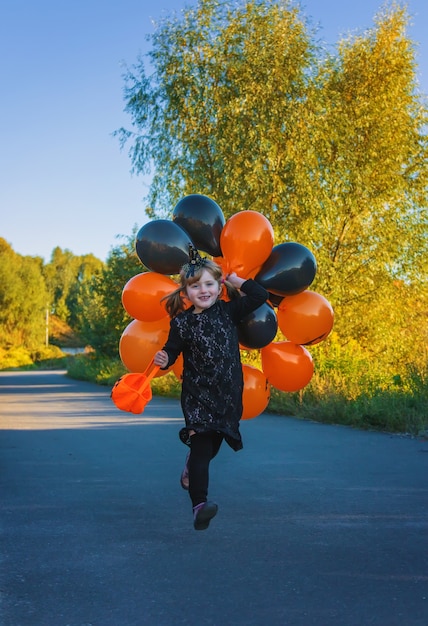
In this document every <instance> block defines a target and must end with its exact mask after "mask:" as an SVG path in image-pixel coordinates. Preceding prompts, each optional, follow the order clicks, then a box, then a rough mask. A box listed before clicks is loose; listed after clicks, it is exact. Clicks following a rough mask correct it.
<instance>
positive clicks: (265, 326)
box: [238, 303, 278, 349]
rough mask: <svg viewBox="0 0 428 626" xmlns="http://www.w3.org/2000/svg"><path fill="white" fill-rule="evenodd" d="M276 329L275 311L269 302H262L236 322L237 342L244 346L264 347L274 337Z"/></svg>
mask: <svg viewBox="0 0 428 626" xmlns="http://www.w3.org/2000/svg"><path fill="white" fill-rule="evenodd" d="M277 330H278V321H277V317H276V313H275V311H274V310H273V308H272V307H271V306H269V304H267V303H265V304H262V306H259V308H258V309H256V310H255V311H253V312H252V313H249V314H248V315H247V316H246V317H244V318H243V320H241V322H240V323H239V324H238V339H239V343H240V344H241V346H244V347H245V348H252V349H253V348H264V347H265V346H267V345H268V344H270V342H271V341H272V340H273V339H274V338H275V335H276V333H277Z"/></svg>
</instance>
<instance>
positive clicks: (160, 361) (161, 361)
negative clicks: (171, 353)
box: [153, 350, 168, 368]
mask: <svg viewBox="0 0 428 626" xmlns="http://www.w3.org/2000/svg"><path fill="white" fill-rule="evenodd" d="M153 363H154V364H155V365H159V367H161V368H164V367H166V366H167V365H168V355H167V353H166V352H165V350H159V352H156V354H155V356H154V357H153Z"/></svg>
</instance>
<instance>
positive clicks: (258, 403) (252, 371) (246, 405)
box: [241, 365, 270, 420]
mask: <svg viewBox="0 0 428 626" xmlns="http://www.w3.org/2000/svg"><path fill="white" fill-rule="evenodd" d="M242 373H243V375H244V390H243V392H242V405H243V411H242V416H241V419H243V420H249V419H252V418H253V417H257V416H258V415H260V413H263V411H264V410H265V408H266V407H267V405H268V404H269V398H270V385H269V383H268V381H267V379H266V376H265V375H264V374H263V372H261V371H260V370H258V369H257V368H256V367H252V366H251V365H243V366H242Z"/></svg>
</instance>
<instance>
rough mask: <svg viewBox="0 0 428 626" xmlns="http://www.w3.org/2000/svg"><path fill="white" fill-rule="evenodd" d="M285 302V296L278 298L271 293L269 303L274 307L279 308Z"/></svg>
mask: <svg viewBox="0 0 428 626" xmlns="http://www.w3.org/2000/svg"><path fill="white" fill-rule="evenodd" d="M283 300H284V296H278V295H277V294H276V293H269V302H270V303H271V305H272V306H279V305H280V304H281V302H282V301H283Z"/></svg>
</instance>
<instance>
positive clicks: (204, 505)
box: [193, 502, 218, 530]
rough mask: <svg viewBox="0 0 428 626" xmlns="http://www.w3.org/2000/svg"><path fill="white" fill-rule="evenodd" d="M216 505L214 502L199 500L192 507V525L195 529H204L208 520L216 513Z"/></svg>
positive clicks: (208, 523) (208, 522)
mask: <svg viewBox="0 0 428 626" xmlns="http://www.w3.org/2000/svg"><path fill="white" fill-rule="evenodd" d="M217 511H218V506H217V505H216V504H215V502H201V503H200V504H197V505H196V506H194V507H193V527H194V529H195V530H206V529H207V528H208V526H209V525H210V521H211V520H212V518H213V517H215V516H216V515H217Z"/></svg>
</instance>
